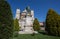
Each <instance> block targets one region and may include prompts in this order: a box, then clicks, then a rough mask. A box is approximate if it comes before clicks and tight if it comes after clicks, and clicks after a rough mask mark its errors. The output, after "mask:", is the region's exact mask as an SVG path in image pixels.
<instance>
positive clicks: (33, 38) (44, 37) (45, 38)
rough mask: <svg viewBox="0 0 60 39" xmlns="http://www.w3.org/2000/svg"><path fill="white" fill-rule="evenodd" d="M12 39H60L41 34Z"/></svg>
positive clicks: (21, 35) (24, 35) (59, 38)
mask: <svg viewBox="0 0 60 39" xmlns="http://www.w3.org/2000/svg"><path fill="white" fill-rule="evenodd" d="M13 39H60V37H56V36H49V35H43V34H36V35H34V36H32V35H31V34H20V35H19V36H18V37H14V38H13Z"/></svg>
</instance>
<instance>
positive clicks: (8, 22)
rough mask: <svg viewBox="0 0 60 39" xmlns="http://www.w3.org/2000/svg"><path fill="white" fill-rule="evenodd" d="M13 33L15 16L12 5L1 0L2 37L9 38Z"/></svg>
mask: <svg viewBox="0 0 60 39" xmlns="http://www.w3.org/2000/svg"><path fill="white" fill-rule="evenodd" d="M12 35H13V16H12V12H11V8H10V5H9V4H8V2H7V1H5V0H0V39H9V38H10V37H12Z"/></svg>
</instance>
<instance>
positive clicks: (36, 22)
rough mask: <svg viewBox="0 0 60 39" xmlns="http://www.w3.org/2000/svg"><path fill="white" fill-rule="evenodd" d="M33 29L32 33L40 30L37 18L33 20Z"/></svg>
mask: <svg viewBox="0 0 60 39" xmlns="http://www.w3.org/2000/svg"><path fill="white" fill-rule="evenodd" d="M33 29H34V31H39V30H40V24H39V22H38V20H37V18H35V20H34V22H33Z"/></svg>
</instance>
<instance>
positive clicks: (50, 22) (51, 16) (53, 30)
mask: <svg viewBox="0 0 60 39" xmlns="http://www.w3.org/2000/svg"><path fill="white" fill-rule="evenodd" d="M57 18H58V14H57V13H56V12H55V11H54V10H52V9H49V11H48V13H47V17H46V28H45V29H46V31H47V32H48V34H51V35H56V36H57V35H58V31H57V30H58V20H57Z"/></svg>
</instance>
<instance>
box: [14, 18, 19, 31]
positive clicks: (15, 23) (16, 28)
mask: <svg viewBox="0 0 60 39" xmlns="http://www.w3.org/2000/svg"><path fill="white" fill-rule="evenodd" d="M14 31H19V23H18V19H14Z"/></svg>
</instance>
